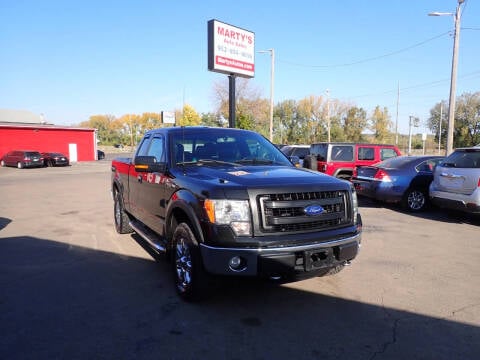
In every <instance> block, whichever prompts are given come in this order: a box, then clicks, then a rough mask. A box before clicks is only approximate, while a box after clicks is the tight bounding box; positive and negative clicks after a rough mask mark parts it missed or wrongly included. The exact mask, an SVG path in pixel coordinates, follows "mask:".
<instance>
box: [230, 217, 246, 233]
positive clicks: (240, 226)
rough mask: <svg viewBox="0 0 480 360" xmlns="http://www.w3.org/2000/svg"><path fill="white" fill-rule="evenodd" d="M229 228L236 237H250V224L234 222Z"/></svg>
mask: <svg viewBox="0 0 480 360" xmlns="http://www.w3.org/2000/svg"><path fill="white" fill-rule="evenodd" d="M230 226H231V228H232V229H233V231H234V232H235V234H236V235H238V236H248V235H250V223H249V222H241V221H234V222H232V223H230Z"/></svg>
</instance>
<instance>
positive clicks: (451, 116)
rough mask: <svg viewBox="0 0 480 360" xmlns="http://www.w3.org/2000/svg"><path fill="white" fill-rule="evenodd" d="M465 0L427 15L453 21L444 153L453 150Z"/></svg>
mask: <svg viewBox="0 0 480 360" xmlns="http://www.w3.org/2000/svg"><path fill="white" fill-rule="evenodd" d="M464 2H465V0H458V4H457V9H456V11H455V13H444V12H432V13H429V14H428V15H429V16H443V15H452V16H453V17H454V22H455V30H454V31H455V32H454V36H453V56H452V75H451V77H450V98H449V100H448V129H447V146H446V147H445V155H448V154H450V153H451V152H452V151H453V132H454V129H455V92H456V86H457V66H458V43H459V41H460V18H461V11H460V8H461V5H462V4H463V3H464Z"/></svg>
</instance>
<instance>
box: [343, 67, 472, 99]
mask: <svg viewBox="0 0 480 360" xmlns="http://www.w3.org/2000/svg"><path fill="white" fill-rule="evenodd" d="M479 74H480V70H479V71H474V72H471V73H468V74H465V75H463V76H459V79H464V78H467V77H473V76H475V75H479ZM447 81H450V79H449V78H448V79H442V80H435V81H431V82H428V83H423V84H417V85H412V86H408V87H404V88H401V89H400V92H405V91H407V90H412V89H418V88H421V87H429V86H432V87H433V86H436V85H438V84H441V83H444V82H447ZM396 92H397V89H395V90H387V91H383V92H380V93H372V94H364V95H357V96H350V97H349V99H356V98H361V97H369V96H378V95H386V94H393V93H396Z"/></svg>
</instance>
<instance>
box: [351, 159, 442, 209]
mask: <svg viewBox="0 0 480 360" xmlns="http://www.w3.org/2000/svg"><path fill="white" fill-rule="evenodd" d="M442 159H443V157H442V156H425V155H424V156H397V157H393V158H390V159H387V160H384V161H382V162H380V163H377V164H375V165H370V166H359V167H358V168H357V169H356V171H355V172H354V175H353V177H352V179H351V181H352V183H353V185H354V187H355V189H356V190H357V194H358V195H360V196H366V197H369V198H372V199H375V200H379V201H383V202H388V203H399V204H401V205H402V207H404V208H405V209H406V210H408V211H421V210H423V209H424V208H425V207H426V206H427V205H428V187H429V185H430V183H431V182H432V180H433V169H434V168H435V166H436V165H437V164H438V163H439V162H440V161H442Z"/></svg>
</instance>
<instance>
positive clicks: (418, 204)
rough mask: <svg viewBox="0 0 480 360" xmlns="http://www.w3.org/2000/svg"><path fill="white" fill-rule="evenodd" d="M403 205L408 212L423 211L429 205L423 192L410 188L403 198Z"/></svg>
mask: <svg viewBox="0 0 480 360" xmlns="http://www.w3.org/2000/svg"><path fill="white" fill-rule="evenodd" d="M402 205H403V207H404V208H405V209H406V210H408V211H412V212H415V211H421V210H423V209H425V207H426V205H427V195H426V193H425V192H424V191H423V190H420V189H415V188H410V189H408V190H407V191H406V193H405V195H404V197H403V200H402Z"/></svg>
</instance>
